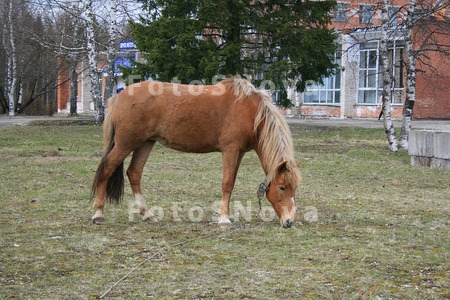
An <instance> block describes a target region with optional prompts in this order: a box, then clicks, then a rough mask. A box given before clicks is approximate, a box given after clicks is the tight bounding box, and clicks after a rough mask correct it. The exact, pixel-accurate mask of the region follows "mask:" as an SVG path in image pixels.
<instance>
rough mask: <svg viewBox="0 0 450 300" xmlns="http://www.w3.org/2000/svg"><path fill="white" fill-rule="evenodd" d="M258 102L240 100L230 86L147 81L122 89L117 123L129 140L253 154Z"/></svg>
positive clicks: (197, 150)
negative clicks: (235, 148) (229, 148)
mask: <svg viewBox="0 0 450 300" xmlns="http://www.w3.org/2000/svg"><path fill="white" fill-rule="evenodd" d="M257 106H258V103H257V100H256V99H245V100H244V101H236V97H235V96H234V93H233V92H232V91H231V90H230V89H229V88H226V87H224V86H217V85H214V86H188V85H178V84H169V83H154V82H143V83H139V84H137V85H132V86H130V87H129V88H127V89H125V90H124V91H122V92H121V93H120V94H119V95H118V97H117V99H116V103H115V108H114V116H113V123H114V127H115V128H117V131H118V134H121V135H123V136H126V137H124V138H125V139H127V140H129V139H130V137H134V138H136V139H138V140H142V141H145V140H148V139H150V140H157V141H160V142H161V143H162V144H164V145H166V146H168V147H170V148H173V149H176V150H180V151H186V152H211V151H221V150H222V149H223V148H224V147H229V146H235V147H238V148H242V149H244V148H248V149H247V150H250V148H251V147H252V143H253V142H254V134H253V125H254V118H255V115H256V110H257Z"/></svg>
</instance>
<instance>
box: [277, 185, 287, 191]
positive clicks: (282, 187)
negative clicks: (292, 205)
mask: <svg viewBox="0 0 450 300" xmlns="http://www.w3.org/2000/svg"><path fill="white" fill-rule="evenodd" d="M278 189H280V191H283V192H284V191H286V188H285V187H284V186H282V185H280V186H279V187H278Z"/></svg>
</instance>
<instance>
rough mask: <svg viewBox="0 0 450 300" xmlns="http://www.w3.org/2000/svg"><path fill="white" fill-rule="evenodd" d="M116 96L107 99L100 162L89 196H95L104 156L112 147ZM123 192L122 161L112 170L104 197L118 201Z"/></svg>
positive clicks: (104, 160)
mask: <svg viewBox="0 0 450 300" xmlns="http://www.w3.org/2000/svg"><path fill="white" fill-rule="evenodd" d="M115 100H116V97H115V96H114V97H111V98H110V99H109V100H108V108H107V111H106V116H105V120H104V121H103V155H102V159H101V160H100V164H99V165H98V167H97V172H96V174H95V178H94V183H93V184H92V190H91V198H94V197H95V194H96V192H97V185H98V183H99V180H100V178H101V177H102V176H103V170H104V167H105V163H106V158H107V157H108V155H109V153H110V152H111V150H112V149H113V148H114V126H113V124H112V118H111V116H112V113H113V110H114V102H115ZM123 192H124V175H123V162H122V163H121V164H120V165H119V166H118V167H117V169H116V170H115V171H114V172H113V174H112V175H111V177H110V178H109V179H108V183H107V185H106V198H107V199H108V200H109V201H110V202H115V203H119V202H120V200H121V199H122V196H123Z"/></svg>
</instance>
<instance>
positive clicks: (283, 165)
mask: <svg viewBox="0 0 450 300" xmlns="http://www.w3.org/2000/svg"><path fill="white" fill-rule="evenodd" d="M286 170H287V161H283V162H282V163H280V164H279V165H278V167H277V174H282V173H284V172H285V171H286Z"/></svg>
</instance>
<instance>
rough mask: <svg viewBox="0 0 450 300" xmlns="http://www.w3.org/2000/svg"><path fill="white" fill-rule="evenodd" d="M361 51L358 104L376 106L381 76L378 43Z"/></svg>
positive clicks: (371, 44) (365, 46)
mask: <svg viewBox="0 0 450 300" xmlns="http://www.w3.org/2000/svg"><path fill="white" fill-rule="evenodd" d="M362 48H363V49H362V50H360V51H359V85H358V87H359V90H358V103H361V104H376V103H377V99H378V87H379V86H380V85H379V82H380V83H381V82H382V80H381V78H380V76H379V72H378V70H379V59H378V43H370V44H367V45H364V46H363V47H362Z"/></svg>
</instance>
